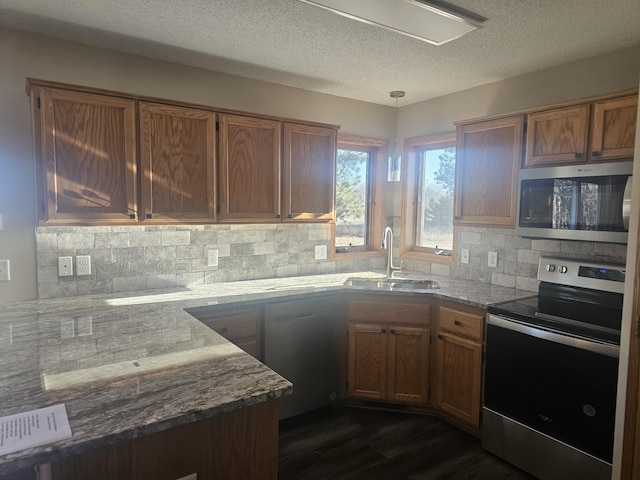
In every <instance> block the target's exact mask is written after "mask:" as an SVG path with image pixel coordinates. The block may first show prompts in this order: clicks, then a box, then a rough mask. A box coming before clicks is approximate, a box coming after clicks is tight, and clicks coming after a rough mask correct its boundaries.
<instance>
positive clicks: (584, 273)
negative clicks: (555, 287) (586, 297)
mask: <svg viewBox="0 0 640 480" xmlns="http://www.w3.org/2000/svg"><path fill="white" fill-rule="evenodd" d="M625 273H626V272H625V266H624V265H616V264H607V263H599V262H593V261H590V260H579V259H572V258H554V257H540V263H539V264H538V280H540V281H542V282H549V283H557V284H560V285H571V286H574V287H583V288H592V289H595V290H603V291H606V292H615V293H624V281H625Z"/></svg>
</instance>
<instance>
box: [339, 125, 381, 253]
mask: <svg viewBox="0 0 640 480" xmlns="http://www.w3.org/2000/svg"><path fill="white" fill-rule="evenodd" d="M386 146H387V143H386V141H383V140H376V139H370V138H364V137H354V136H346V135H339V136H338V155H337V165H336V223H335V225H334V230H333V236H334V246H335V249H334V251H335V254H336V255H335V257H336V258H340V257H343V258H344V257H347V256H348V257H350V258H351V257H353V256H354V255H361V256H366V255H371V254H377V253H378V252H379V251H380V243H381V241H382V229H383V227H382V222H383V220H384V206H385V205H384V203H385V191H384V187H385V185H384V180H385V177H384V175H386V163H385V155H386V150H387V149H386ZM378 230H379V231H378Z"/></svg>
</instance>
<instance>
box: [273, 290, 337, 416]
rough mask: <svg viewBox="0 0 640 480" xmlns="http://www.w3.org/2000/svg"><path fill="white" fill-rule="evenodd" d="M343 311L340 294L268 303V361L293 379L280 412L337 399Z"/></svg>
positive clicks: (297, 411) (304, 409) (287, 413)
mask: <svg viewBox="0 0 640 480" xmlns="http://www.w3.org/2000/svg"><path fill="white" fill-rule="evenodd" d="M339 320H340V315H339V305H338V303H337V299H336V297H334V296H328V297H321V298H313V299H306V300H294V301H289V302H282V303H275V304H271V305H266V306H265V309H264V363H265V365H267V366H268V367H269V368H271V369H272V370H274V371H276V372H278V373H279V374H280V375H282V376H283V377H285V378H286V379H287V380H289V381H290V382H292V383H293V393H292V394H291V395H287V396H285V397H283V398H282V399H281V401H280V418H281V419H283V418H288V417H292V416H294V415H298V414H300V413H304V412H308V411H311V410H314V409H317V408H321V407H324V406H327V405H330V404H332V403H333V402H334V401H335V400H336V398H337V394H338V388H339V378H340V373H339V372H340V364H339V359H340V351H339V343H338V342H339V338H340V330H339V327H340V323H339Z"/></svg>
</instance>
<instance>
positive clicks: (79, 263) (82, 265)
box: [76, 255, 91, 276]
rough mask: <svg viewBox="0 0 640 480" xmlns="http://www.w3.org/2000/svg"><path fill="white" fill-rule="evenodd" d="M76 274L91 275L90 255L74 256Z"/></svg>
mask: <svg viewBox="0 0 640 480" xmlns="http://www.w3.org/2000/svg"><path fill="white" fill-rule="evenodd" d="M76 275H78V276H80V275H91V255H78V256H77V257H76Z"/></svg>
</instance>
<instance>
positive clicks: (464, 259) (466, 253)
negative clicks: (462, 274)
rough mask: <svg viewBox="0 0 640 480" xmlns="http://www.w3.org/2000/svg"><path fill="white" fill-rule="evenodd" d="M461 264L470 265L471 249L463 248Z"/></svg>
mask: <svg viewBox="0 0 640 480" xmlns="http://www.w3.org/2000/svg"><path fill="white" fill-rule="evenodd" d="M460 263H469V249H468V248H463V249H462V250H461V252H460Z"/></svg>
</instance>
